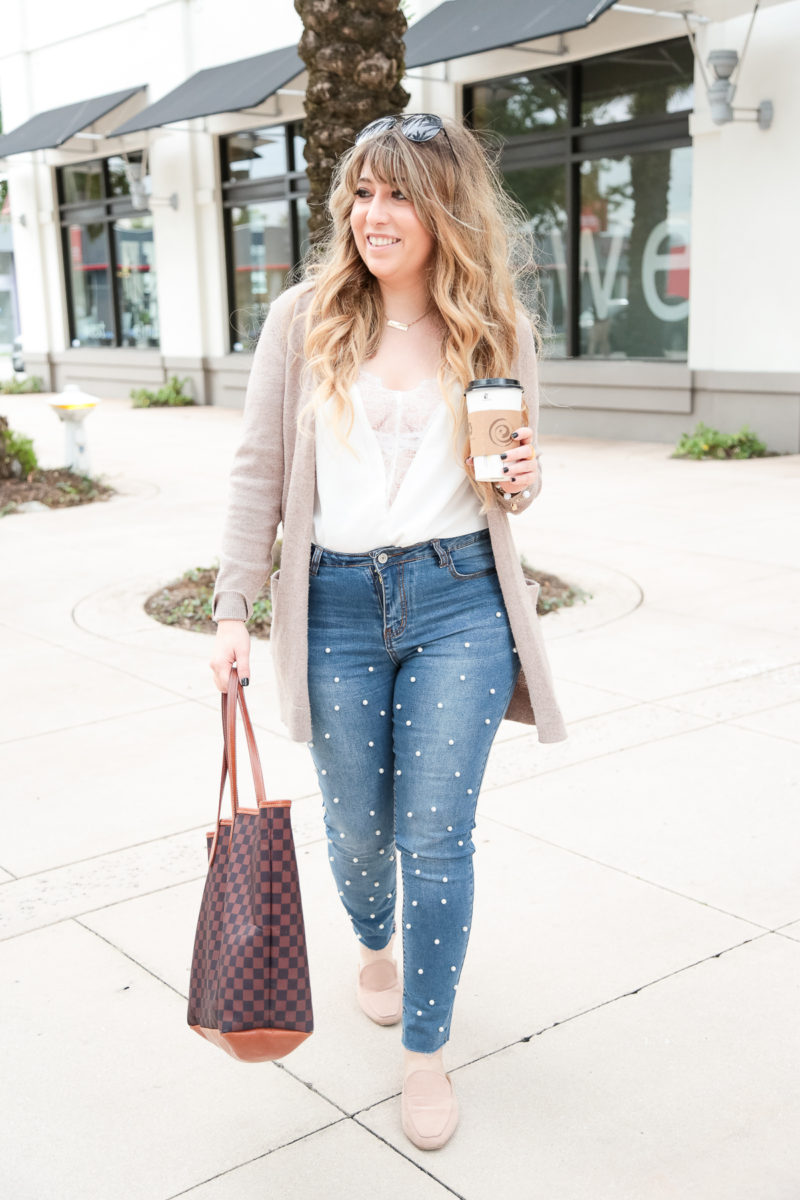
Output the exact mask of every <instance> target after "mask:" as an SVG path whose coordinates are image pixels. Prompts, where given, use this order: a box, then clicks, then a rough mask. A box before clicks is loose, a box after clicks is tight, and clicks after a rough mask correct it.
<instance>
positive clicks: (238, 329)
mask: <svg viewBox="0 0 800 1200" xmlns="http://www.w3.org/2000/svg"><path fill="white" fill-rule="evenodd" d="M304 144H305V143H304V140H303V134H302V127H301V126H299V125H275V126H268V127H265V128H264V129H256V130H247V131H245V132H243V133H235V134H232V135H231V136H230V137H227V138H223V139H222V140H221V144H220V150H221V156H222V172H223V185H222V186H223V208H224V214H225V226H226V239H227V246H228V272H229V280H230V283H229V300H230V330H231V347H232V349H233V350H237V351H238V350H251V349H252V348H253V345H254V343H255V340H256V338H257V336H258V332H259V330H260V328H261V326H262V324H263V322H264V318H265V316H266V314H267V311H268V309H269V305H270V303H271V302H272V301H273V300H274V299H275V297H276V296H278V295H279V294H280V293H281V292H282V291H283V289H284V288H285V287H286V286H287V284H288V283H289V282H290V280H291V274H292V272H293V270H294V269H295V268H296V267H297V265H298V264H299V263H300V261H301V260H302V258H303V256H304V254H305V253H306V251H307V249H308V244H309V241H308V203H307V201H306V198H305V197H306V193H307V191H308V180H307V178H306V174H305V161H304V159H303V146H304Z"/></svg>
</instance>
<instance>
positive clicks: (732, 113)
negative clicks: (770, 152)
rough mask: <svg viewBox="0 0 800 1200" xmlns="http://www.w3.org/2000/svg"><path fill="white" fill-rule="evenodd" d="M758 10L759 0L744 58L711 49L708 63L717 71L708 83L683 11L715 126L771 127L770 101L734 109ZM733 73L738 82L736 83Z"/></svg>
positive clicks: (687, 19) (729, 51)
mask: <svg viewBox="0 0 800 1200" xmlns="http://www.w3.org/2000/svg"><path fill="white" fill-rule="evenodd" d="M757 12H758V0H756V3H755V6H754V8H753V15H752V17H751V18H750V25H749V27H748V30H747V36H746V38H745V39H744V46H743V48H742V57H741V58H739V53H738V51H737V50H711V51H709V55H708V65H709V67H710V68H711V70H712V71H713V72H714V82H713V83H709V81H708V76H707V75H706V72H705V67H704V66H703V60H702V59H701V57H700V55H699V53H698V51H697V44H696V42H695V38H694V35H693V33H692V28H691V26H690V24H689V18H688V15H687V14H686V13H684V14H683V17H684V20H685V22H686V30H687V33H688V35H689V42H690V44H691V47H692V51H693V53H694V57H695V61H696V62H697V65H698V67H699V69H700V74H701V76H702V78H703V83H704V85H705V89H706V93H707V95H708V106H709V108H710V110H711V120H712V121H713V122H714V124H715V125H727V124H728V123H729V122H730V121H756V122H757V123H758V127H759V129H769V127H770V125H771V124H772V117H773V114H774V108H773V105H772V101H771V100H762V101H761V103H760V104H759V105H758V107H757V108H739V107H737V108H734V106H733V98H734V96H735V94H736V83H738V80H739V76H740V75H741V72H742V63H743V62H744V56H745V54H746V52H747V45H748V43H749V41H750V34H751V32H752V29H753V22H754V21H755V19H756V13H757ZM734 75H735V76H736V83H734Z"/></svg>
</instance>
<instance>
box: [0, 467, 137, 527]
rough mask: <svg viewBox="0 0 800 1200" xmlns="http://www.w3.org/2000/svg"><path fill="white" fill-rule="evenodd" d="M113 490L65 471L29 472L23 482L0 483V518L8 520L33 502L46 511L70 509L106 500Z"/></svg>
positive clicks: (112, 493) (0, 480) (64, 469)
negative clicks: (45, 508)
mask: <svg viewBox="0 0 800 1200" xmlns="http://www.w3.org/2000/svg"><path fill="white" fill-rule="evenodd" d="M113 495H114V489H113V488H112V487H109V486H108V484H106V483H101V482H100V481H99V480H97V479H90V478H88V476H86V475H76V474H75V472H74V471H68V470H67V469H66V468H65V467H58V468H54V469H52V470H46V471H41V470H36V471H31V473H30V475H28V476H26V477H25V478H23V479H13V478H12V479H0V514H2V515H3V516H7V515H8V514H9V513H13V512H15V511H16V510H17V508H18V507H19V505H20V504H29V503H30V502H31V501H32V500H33V501H36V502H38V503H39V504H44V505H45V506H46V507H47V508H71V507H73V506H74V505H75V504H91V503H92V502H93V501H95V500H107V499H108V498H109V496H113Z"/></svg>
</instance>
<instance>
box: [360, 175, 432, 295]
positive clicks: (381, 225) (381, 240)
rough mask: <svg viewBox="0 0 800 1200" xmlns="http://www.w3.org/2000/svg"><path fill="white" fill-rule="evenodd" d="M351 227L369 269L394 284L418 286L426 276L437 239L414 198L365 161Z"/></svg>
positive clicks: (381, 279)
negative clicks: (381, 177)
mask: <svg viewBox="0 0 800 1200" xmlns="http://www.w3.org/2000/svg"><path fill="white" fill-rule="evenodd" d="M350 228H351V230H352V231H353V237H354V238H355V243H356V247H357V248H358V252H359V254H360V255H361V257H362V259H363V260H364V263H365V264H366V267H367V270H368V271H370V273H371V274H372V275H374V276H375V278H376V279H378V280H379V281H380V282H381V283H385V284H387V285H389V286H391V287H415V286H417V285H418V284H419V283H420V282H421V281H422V280H423V279H424V278H425V270H426V267H427V266H428V263H429V262H430V258H431V255H432V253H433V246H434V238H433V235H432V234H431V233H429V232H428V230H427V229H426V228H425V226H424V225H423V224H422V222H421V221H420V219H419V217H418V216H417V212H416V209H415V208H414V205H413V204H412V203H411V201H410V200H408V199H407V198H406V196H404V195H403V193H402V192H401V191H400V190H399V189H398V188H397V187H396V186H395V185H394V184H390V183H383V182H381V180H379V179H376V178H375V177H374V176H373V174H372V172H371V171H370V168H369V166H368V164H365V165H364V167H363V169H362V171H361V174H360V177H359V179H358V183H357V186H356V190H355V197H354V200H353V207H352V209H351V211H350Z"/></svg>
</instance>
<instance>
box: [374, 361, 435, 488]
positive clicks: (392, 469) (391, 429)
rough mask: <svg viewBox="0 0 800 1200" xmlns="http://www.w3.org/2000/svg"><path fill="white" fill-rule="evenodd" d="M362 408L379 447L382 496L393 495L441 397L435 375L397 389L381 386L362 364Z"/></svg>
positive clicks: (376, 377)
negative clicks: (383, 473) (433, 377)
mask: <svg viewBox="0 0 800 1200" xmlns="http://www.w3.org/2000/svg"><path fill="white" fill-rule="evenodd" d="M358 382H359V387H360V389H361V399H362V401H363V403H364V412H365V414H366V417H367V420H368V421H369V424H370V426H371V428H372V431H373V433H374V434H375V437H376V439H377V442H378V445H379V447H380V451H381V455H382V457H383V463H384V467H385V470H386V499H387V502H388V503H389V504H391V503H392V501H393V500H394V499H395V497H396V495H397V493H398V491H399V490H400V485H401V484H402V482H403V480H404V479H405V476H406V473H407V471H408V468H409V467H410V466H411V463H412V462H413V460H414V455H415V454H416V452H417V450H418V448H419V445H420V442H421V441H422V439H423V437H424V436H425V432H426V430H427V428H428V425H429V424H430V422H431V420H432V418H433V416H434V415H435V413H436V411H437V410H438V408H439V406H440V405H441V404H444V403H445V401H444V398H443V397H442V393H441V391H440V389H439V384H438V381H437V380H435V379H421V380H420V382H419V383H417V384H415V385H414V387H412V388H408V389H406V390H404V391H401V390H399V389H396V388H387V387H384V385H383V382H382V380H380V379H379V378H378V376H377V375H372V374H370V372H369V371H365V370H364V369H363V368H362V370H361V373H360V375H359V379H358Z"/></svg>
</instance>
